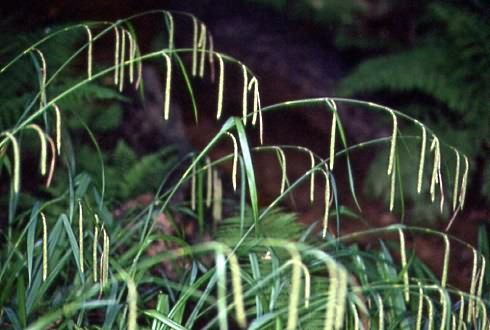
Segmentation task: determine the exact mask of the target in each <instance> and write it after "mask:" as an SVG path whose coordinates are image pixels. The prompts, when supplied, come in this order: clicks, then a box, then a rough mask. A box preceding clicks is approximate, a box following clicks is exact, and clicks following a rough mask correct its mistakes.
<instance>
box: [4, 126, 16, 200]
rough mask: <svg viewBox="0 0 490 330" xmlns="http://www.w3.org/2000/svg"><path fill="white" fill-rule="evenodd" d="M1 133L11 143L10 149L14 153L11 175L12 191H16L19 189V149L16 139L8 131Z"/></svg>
mask: <svg viewBox="0 0 490 330" xmlns="http://www.w3.org/2000/svg"><path fill="white" fill-rule="evenodd" d="M3 134H4V135H5V136H6V137H7V138H8V139H9V140H10V142H11V143H12V149H13V153H14V177H13V190H14V193H18V192H19V190H20V151H19V144H18V143H17V139H16V138H15V136H13V135H12V134H11V133H10V132H3Z"/></svg>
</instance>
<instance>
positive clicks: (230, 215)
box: [0, 11, 489, 330]
mask: <svg viewBox="0 0 490 330" xmlns="http://www.w3.org/2000/svg"><path fill="white" fill-rule="evenodd" d="M150 15H155V16H157V17H159V18H160V19H161V21H162V22H164V23H165V26H166V33H167V40H168V44H167V46H166V47H164V48H163V49H160V50H157V51H152V52H145V53H144V52H142V51H141V49H140V47H139V44H138V35H137V32H136V29H135V28H134V27H133V25H134V24H135V22H136V21H138V20H142V19H146V18H147V17H148V16H150ZM183 25H189V26H190V27H192V29H190V30H191V31H192V35H191V36H190V38H185V37H182V38H180V35H178V34H177V33H176V31H179V30H178V29H177V27H178V26H183ZM188 39H190V40H191V41H192V42H188ZM67 40H75V41H74V42H72V47H67V46H66V45H67ZM60 43H62V44H63V45H64V46H63V45H60V47H62V48H63V47H65V48H66V49H64V52H63V53H64V54H62V55H64V56H61V55H60V51H58V53H56V45H58V44H60ZM103 48H105V49H107V48H109V49H111V50H112V52H113V53H111V62H110V63H103V62H101V63H99V62H96V61H95V59H96V58H98V56H97V52H98V51H100V50H101V49H103ZM69 49H71V51H69ZM51 53H54V54H57V55H58V56H56V57H55V58H54V59H53V61H51ZM148 62H156V63H161V64H162V67H163V70H164V72H163V74H162V79H163V82H164V83H163V86H164V92H163V94H164V103H163V108H162V109H161V111H162V113H161V115H162V116H163V118H164V119H169V118H171V117H172V107H171V98H172V95H173V93H174V90H175V88H174V87H175V84H176V82H178V81H182V82H183V83H184V88H185V90H186V92H187V93H188V95H189V97H190V98H191V99H192V104H193V107H192V109H190V110H189V111H193V112H194V114H195V116H196V118H197V115H198V107H197V105H198V100H197V99H196V97H195V93H194V91H193V87H192V82H193V81H194V79H202V78H206V77H207V75H209V76H211V77H214V85H213V86H214V88H215V94H214V95H215V100H216V108H215V110H216V112H215V113H214V114H213V116H216V118H217V119H219V120H220V123H221V124H220V125H221V126H220V129H219V131H218V132H217V134H216V135H215V136H214V137H213V138H212V139H211V140H210V141H209V142H208V144H207V145H206V147H205V148H203V149H202V150H200V151H197V152H192V153H189V154H187V155H185V156H183V157H177V156H174V155H173V154H172V152H171V150H167V149H165V150H162V151H160V152H157V153H154V154H150V155H147V156H144V157H143V158H141V159H140V160H138V156H137V154H136V153H135V151H134V150H132V149H131V147H129V146H128V145H127V144H125V143H124V141H119V142H117V144H116V146H115V147H114V148H113V149H111V150H110V151H107V150H106V149H104V147H103V146H102V145H99V140H98V137H99V135H98V134H97V130H102V131H104V129H108V127H109V128H111V129H116V128H117V125H118V124H120V121H118V119H117V118H121V117H120V112H119V111H118V110H114V109H117V106H116V105H114V104H117V103H119V102H125V101H126V96H123V94H121V92H124V91H125V90H128V89H135V90H139V91H141V92H143V91H144V86H145V81H144V79H143V77H142V66H143V65H145V64H146V63H148ZM233 66H234V67H237V68H238V69H239V70H240V71H241V77H242V79H243V89H242V92H241V98H242V105H241V109H240V110H241V114H242V115H241V116H240V117H235V116H229V115H227V113H228V112H230V109H228V108H227V107H226V102H225V100H226V98H227V81H228V77H226V76H225V73H228V72H229V71H227V70H226V68H227V67H233ZM80 67H83V68H84V70H83V72H80V70H79V68H80ZM77 68H78V70H77ZM178 75H179V76H180V77H181V78H183V79H181V80H177V79H175V78H176V76H178ZM27 76H28V77H27ZM15 77H19V79H20V81H21V82H22V83H19V84H16V83H15V82H12V83H11V86H10V90H11V92H12V94H10V95H7V94H6V91H2V97H3V98H4V99H6V102H5V103H4V106H5V112H2V115H1V117H2V118H1V119H2V126H1V127H2V133H1V140H0V151H1V154H0V157H1V162H2V167H1V169H2V178H3V180H2V197H3V198H2V199H1V202H2V206H3V207H2V210H3V211H2V214H1V216H2V220H1V221H2V227H1V240H2V249H1V251H0V261H1V262H0V283H1V284H0V288H1V290H0V306H1V309H0V324H1V325H2V328H9V329H29V330H35V329H39V330H40V329H53V328H56V329H128V330H135V329H152V330H154V329H236V328H247V329H325V330H333V329H385V328H386V329H441V330H442V329H472V328H474V329H487V328H488V322H487V307H488V293H487V290H486V289H488V283H489V279H488V272H486V251H488V250H485V249H482V248H477V247H473V246H471V245H469V244H467V243H466V242H463V241H461V240H460V239H458V238H456V237H454V236H452V235H449V234H447V233H445V232H439V231H436V230H433V229H428V228H422V227H414V226H409V225H405V224H402V223H400V224H396V225H390V226H387V227H379V228H373V229H368V230H365V231H357V232H350V233H345V232H342V231H341V226H342V222H343V220H344V219H345V217H346V216H352V211H348V210H347V209H346V208H345V207H344V206H343V205H342V203H341V199H340V196H339V187H337V185H336V183H337V182H338V181H336V180H335V175H334V172H333V170H334V167H335V168H339V167H342V168H345V169H347V172H348V173H349V175H348V178H349V180H348V182H347V184H348V191H350V193H351V197H352V198H353V200H355V201H356V203H357V200H358V199H357V196H356V189H355V187H356V181H355V180H354V175H353V173H352V172H353V170H352V168H353V167H352V164H351V157H350V155H351V154H353V153H355V152H357V151H359V150H361V149H365V148H372V147H381V148H386V150H387V156H388V157H386V159H385V160H384V161H385V165H386V166H385V168H384V169H383V171H382V172H379V173H378V175H379V176H386V177H387V178H388V180H390V181H389V182H390V190H389V200H390V203H389V204H390V206H389V209H390V211H393V212H395V214H399V213H400V212H402V211H403V209H404V204H403V200H404V198H403V194H402V193H401V192H402V191H403V189H401V187H402V184H403V182H415V183H416V184H417V185H418V186H420V187H423V188H427V187H428V188H429V189H428V192H429V193H428V194H426V196H424V197H425V198H427V199H429V200H430V201H431V202H433V203H437V204H438V206H439V207H440V208H441V209H442V208H443V207H444V206H445V205H451V206H452V209H454V210H457V209H463V207H464V202H465V195H466V184H467V180H468V179H467V177H468V172H469V162H468V158H467V156H466V155H464V154H462V153H460V152H459V151H458V150H456V149H454V148H453V147H451V146H449V145H447V144H445V143H444V141H443V140H442V139H439V138H438V137H437V136H436V135H435V134H434V132H433V131H432V130H431V129H430V128H429V127H427V126H425V125H424V124H423V123H421V122H420V121H418V120H416V119H414V118H411V117H409V116H407V115H406V114H404V113H402V112H399V111H397V110H395V109H391V108H388V107H385V106H382V105H378V104H374V103H370V102H364V101H359V100H353V99H343V98H334V97H324V98H315V99H305V100H293V101H289V102H285V103H280V104H273V105H266V106H265V105H262V104H261V102H260V88H259V79H258V78H257V77H256V76H255V74H254V72H253V71H252V70H250V68H248V67H247V66H246V64H245V63H242V62H240V61H239V60H237V59H234V58H232V57H230V56H228V55H226V54H223V53H220V52H218V51H216V50H214V48H213V39H212V36H211V35H210V34H209V32H208V30H207V29H206V26H205V25H204V24H203V23H202V22H200V21H199V20H198V19H197V18H196V17H194V16H192V15H189V14H185V13H173V12H167V11H152V12H146V13H143V14H139V15H136V16H133V17H130V18H127V19H122V20H119V21H117V22H115V23H110V22H90V23H84V24H78V25H73V26H69V27H63V28H61V29H59V30H56V31H54V32H51V33H49V34H46V35H44V36H43V37H42V38H41V39H40V40H39V41H36V42H33V43H32V44H31V45H29V46H27V47H26V48H25V49H23V50H21V51H20V52H19V53H18V54H17V55H14V56H13V57H12V58H10V59H9V60H6V61H5V62H4V63H2V64H1V68H0V81H2V84H6V82H5V80H6V79H9V81H15V80H14V79H13V78H15ZM109 84H110V85H109ZM98 102H103V105H104V107H103V108H104V109H105V110H102V111H107V112H108V113H109V114H110V115H108V116H103V114H101V113H100V111H95V110H94V109H99V110H100V107H101V106H100V103H99V104H98ZM107 104H109V106H108V105H107ZM345 106H355V107H359V108H362V109H364V110H365V111H372V112H378V113H381V114H382V115H385V116H386V117H387V118H388V119H389V120H390V121H391V127H392V129H391V134H389V135H388V136H385V137H381V138H377V139H374V140H369V141H364V142H362V143H358V144H355V145H349V144H348V141H347V137H346V132H345V130H344V128H343V123H342V120H341V116H339V115H338V113H339V112H342V109H343V108H344V107H345ZM115 107H116V108H115ZM299 108H301V109H302V111H323V112H325V113H327V114H328V115H329V118H331V119H330V120H331V128H332V129H331V132H329V133H328V132H326V135H325V146H326V147H325V149H326V150H328V155H329V156H328V157H327V158H322V157H320V156H319V155H317V154H315V153H314V152H312V151H311V150H309V149H308V148H307V147H308V146H296V145H267V144H266V140H265V138H264V134H265V133H266V132H267V127H264V120H263V117H264V116H267V115H268V114H269V113H270V112H274V111H281V112H286V111H291V110H292V109H299ZM74 109H77V111H75V110H74ZM86 113H89V114H90V115H87V114H86ZM114 117H116V118H114ZM100 118H102V119H100ZM111 120H112V121H111ZM93 123H98V124H93ZM104 125H105V126H104ZM255 127H257V129H256V130H255V129H254V128H255ZM407 128H409V131H410V132H414V131H415V132H417V133H416V134H410V135H407V134H406V133H405V129H407ZM252 133H253V134H258V135H259V139H258V140H259V141H260V145H257V146H256V145H252V143H251V139H250V134H252ZM327 133H328V134H327ZM77 134H81V135H83V136H84V137H85V139H80V138H79V136H78V135H77ZM222 141H223V143H226V144H229V145H230V146H231V147H232V150H233V152H232V153H231V154H229V155H226V156H224V157H222V158H217V159H213V158H211V157H210V153H211V151H212V150H213V149H214V148H215V147H216V146H217V145H218V144H219V143H220V142H222ZM400 150H405V151H406V150H414V152H412V153H410V154H411V155H413V157H412V159H411V160H410V161H401V160H400V157H399V154H400ZM257 153H272V154H273V155H276V156H277V159H278V165H277V166H278V170H279V171H280V172H281V183H280V187H278V190H279V194H278V195H277V196H276V198H275V199H274V200H273V201H272V202H271V203H269V204H267V205H264V204H263V203H261V199H260V195H259V190H258V186H259V185H260V184H261V183H260V182H257V179H256V175H255V173H256V172H257V171H258V170H259V169H257V168H256V167H254V157H255V156H256V154H257ZM292 153H299V154H300V155H304V157H305V159H307V160H308V161H309V163H310V168H309V169H308V170H307V171H305V173H304V174H303V175H302V176H300V177H299V178H295V179H294V180H293V179H292V178H288V176H287V173H288V172H287V170H286V169H287V166H288V156H289V155H291V154H292ZM33 155H34V156H35V158H33ZM38 157H39V158H38ZM453 158H454V162H449V161H448V160H449V159H451V160H452V159H453ZM26 159H27V160H28V161H26ZM334 160H335V161H334ZM227 162H229V163H230V164H231V165H232V171H231V178H230V179H229V180H230V181H231V182H232V190H233V191H234V192H233V194H234V195H233V196H234V197H236V198H230V194H228V192H227V190H226V185H224V184H223V181H224V180H227V178H225V177H223V175H222V173H224V172H223V171H220V169H221V168H222V165H223V164H225V163H227ZM53 164H54V165H53ZM38 168H39V170H40V174H39V175H37V174H36V175H35V174H32V173H33V171H37V169H38ZM424 168H429V169H430V171H429V172H430V173H429V175H426V173H427V171H425V169H424ZM406 169H408V170H410V171H409V172H410V173H411V174H410V175H409V176H408V177H404V176H402V175H401V173H405V170H406ZM28 174H30V175H28ZM176 175H177V179H172V177H175V176H176ZM27 180H29V181H33V182H27ZM39 180H45V181H39ZM303 183H304V184H308V185H310V186H309V191H310V194H311V196H310V199H311V203H314V204H318V205H321V207H322V208H323V209H324V212H323V216H322V217H321V218H320V219H317V221H316V222H315V223H313V224H312V225H311V226H309V227H305V226H303V225H301V224H300V223H299V222H298V219H297V217H296V216H295V215H294V214H292V213H288V212H285V211H283V210H281V209H280V208H279V206H280V205H281V202H282V201H283V200H284V199H285V198H288V197H289V196H290V195H291V194H292V193H293V192H294V191H295V189H296V188H297V187H298V186H300V185H301V184H303ZM315 189H317V190H315ZM189 190H190V191H189ZM318 190H321V191H322V193H323V198H322V199H320V200H318V199H315V191H318ZM235 191H236V192H235ZM424 191H427V189H419V192H420V193H423V192H424ZM145 192H146V193H148V192H151V194H150V196H151V198H149V200H148V201H146V202H144V203H143V202H140V203H134V202H133V203H125V202H127V201H128V200H131V201H133V200H132V198H134V197H135V195H136V194H140V193H145ZM179 194H180V195H184V196H189V198H177V197H178V195H179ZM121 205H123V207H118V206H121ZM358 206H359V212H360V210H361V207H360V205H358ZM182 218H185V219H188V220H190V221H191V222H192V224H194V225H195V226H194V228H195V229H194V230H195V231H196V235H197V236H198V237H199V238H200V239H198V240H197V242H195V243H194V244H190V243H189V241H190V240H189V239H186V238H187V237H186V234H185V228H183V227H184V225H183V224H182V222H181V221H180V220H181V219H182ZM166 226H167V227H170V228H171V230H169V229H168V228H167V229H165V227H166ZM210 228H211V229H210ZM209 235H210V236H211V239H205V237H207V236H209ZM415 236H427V237H431V238H432V239H437V240H439V241H440V242H441V246H443V249H444V260H443V267H442V269H436V270H434V272H433V270H431V269H430V268H429V267H427V265H425V264H424V263H423V262H422V261H421V260H420V259H419V258H418V256H417V254H416V251H415V250H414V249H413V246H412V245H411V244H409V242H410V241H409V239H410V238H413V237H415ZM366 239H368V240H370V242H371V243H370V244H368V245H367V246H364V245H361V244H360V243H359V242H361V241H363V240H366ZM481 242H482V244H481V246H483V247H484V246H486V245H488V240H487V238H486V236H485V235H482V236H481ZM455 249H465V250H468V251H469V253H470V254H471V255H472V258H473V259H472V272H471V277H470V278H469V279H468V289H466V288H458V287H455V286H453V285H451V283H450V282H449V281H448V273H449V272H450V271H451V270H455V268H454V267H453V266H452V264H451V257H450V256H451V252H452V251H454V250H455ZM439 273H440V274H442V275H441V276H438V275H437V274H439Z"/></svg>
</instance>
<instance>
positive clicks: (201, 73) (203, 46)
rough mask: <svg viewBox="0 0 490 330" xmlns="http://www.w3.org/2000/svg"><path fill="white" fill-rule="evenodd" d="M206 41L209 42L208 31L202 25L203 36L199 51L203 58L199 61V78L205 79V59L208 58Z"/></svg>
mask: <svg viewBox="0 0 490 330" xmlns="http://www.w3.org/2000/svg"><path fill="white" fill-rule="evenodd" d="M206 40H207V31H206V25H204V24H203V23H201V34H200V36H199V45H198V46H199V49H200V51H201V54H200V55H201V57H200V60H199V77H200V78H203V77H204V68H205V65H204V64H205V63H204V59H205V57H206Z"/></svg>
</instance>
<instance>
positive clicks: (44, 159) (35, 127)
mask: <svg viewBox="0 0 490 330" xmlns="http://www.w3.org/2000/svg"><path fill="white" fill-rule="evenodd" d="M27 128H30V129H33V130H34V131H36V133H37V135H38V136H39V142H40V144H41V159H40V168H41V175H46V163H47V158H48V152H47V146H46V138H45V137H44V132H43V130H42V129H41V127H39V126H38V125H36V124H30V125H28V126H27Z"/></svg>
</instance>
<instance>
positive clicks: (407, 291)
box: [398, 229, 410, 302]
mask: <svg viewBox="0 0 490 330" xmlns="http://www.w3.org/2000/svg"><path fill="white" fill-rule="evenodd" d="M398 236H399V239H400V258H401V264H402V268H403V271H404V273H403V295H404V297H405V301H406V302H409V301H410V283H409V276H408V268H407V252H406V247H405V234H404V233H403V230H402V229H398Z"/></svg>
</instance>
